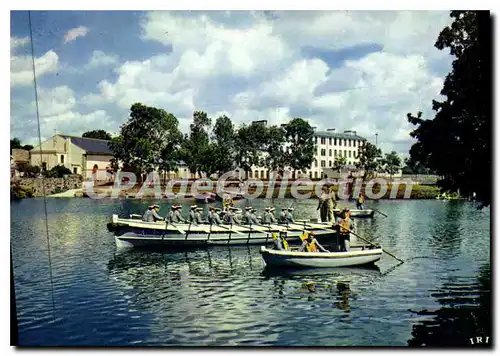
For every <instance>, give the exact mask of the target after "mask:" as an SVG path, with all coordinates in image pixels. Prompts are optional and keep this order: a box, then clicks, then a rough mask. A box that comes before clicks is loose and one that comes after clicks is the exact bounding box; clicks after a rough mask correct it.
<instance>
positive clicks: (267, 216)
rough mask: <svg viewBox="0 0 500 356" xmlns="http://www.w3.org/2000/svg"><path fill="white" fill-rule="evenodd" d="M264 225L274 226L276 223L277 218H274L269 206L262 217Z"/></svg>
mask: <svg viewBox="0 0 500 356" xmlns="http://www.w3.org/2000/svg"><path fill="white" fill-rule="evenodd" d="M272 209H274V208H272ZM262 223H263V224H273V223H276V218H275V217H274V216H273V214H272V213H271V207H270V206H268V207H266V208H265V209H264V215H263V216H262Z"/></svg>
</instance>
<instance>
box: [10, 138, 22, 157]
mask: <svg viewBox="0 0 500 356" xmlns="http://www.w3.org/2000/svg"><path fill="white" fill-rule="evenodd" d="M21 147H22V146H21V140H19V139H18V138H17V137H14V138H12V139H11V140H10V154H12V149H14V148H21Z"/></svg>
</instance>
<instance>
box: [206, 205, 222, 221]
mask: <svg viewBox="0 0 500 356" xmlns="http://www.w3.org/2000/svg"><path fill="white" fill-rule="evenodd" d="M219 210H220V209H219ZM207 220H208V223H209V224H210V225H212V224H214V225H220V224H222V221H221V219H220V217H219V215H217V213H216V212H215V208H214V207H213V206H211V207H210V208H209V209H208V219H207Z"/></svg>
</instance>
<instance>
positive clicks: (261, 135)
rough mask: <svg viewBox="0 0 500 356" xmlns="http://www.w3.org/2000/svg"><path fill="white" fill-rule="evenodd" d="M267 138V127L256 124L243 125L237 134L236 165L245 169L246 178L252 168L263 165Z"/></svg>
mask: <svg viewBox="0 0 500 356" xmlns="http://www.w3.org/2000/svg"><path fill="white" fill-rule="evenodd" d="M265 136H266V127H265V126H264V125H261V124H256V123H252V124H251V125H242V126H241V127H240V128H239V129H238V131H237V133H236V163H237V165H238V166H239V167H241V168H243V170H244V171H245V177H246V178H248V172H249V171H250V169H251V168H252V166H254V165H255V166H258V165H260V163H261V155H262V153H263V145H264V142H265Z"/></svg>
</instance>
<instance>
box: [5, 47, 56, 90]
mask: <svg viewBox="0 0 500 356" xmlns="http://www.w3.org/2000/svg"><path fill="white" fill-rule="evenodd" d="M58 64H59V56H58V55H57V53H56V52H54V51H52V50H50V51H48V52H47V53H45V54H44V55H43V56H41V57H38V58H35V70H36V76H37V78H38V77H40V76H42V75H44V74H46V73H52V72H56V71H57V69H58ZM32 82H33V62H32V58H31V56H12V57H11V58H10V83H11V86H17V85H20V86H21V85H31V84H32Z"/></svg>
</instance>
